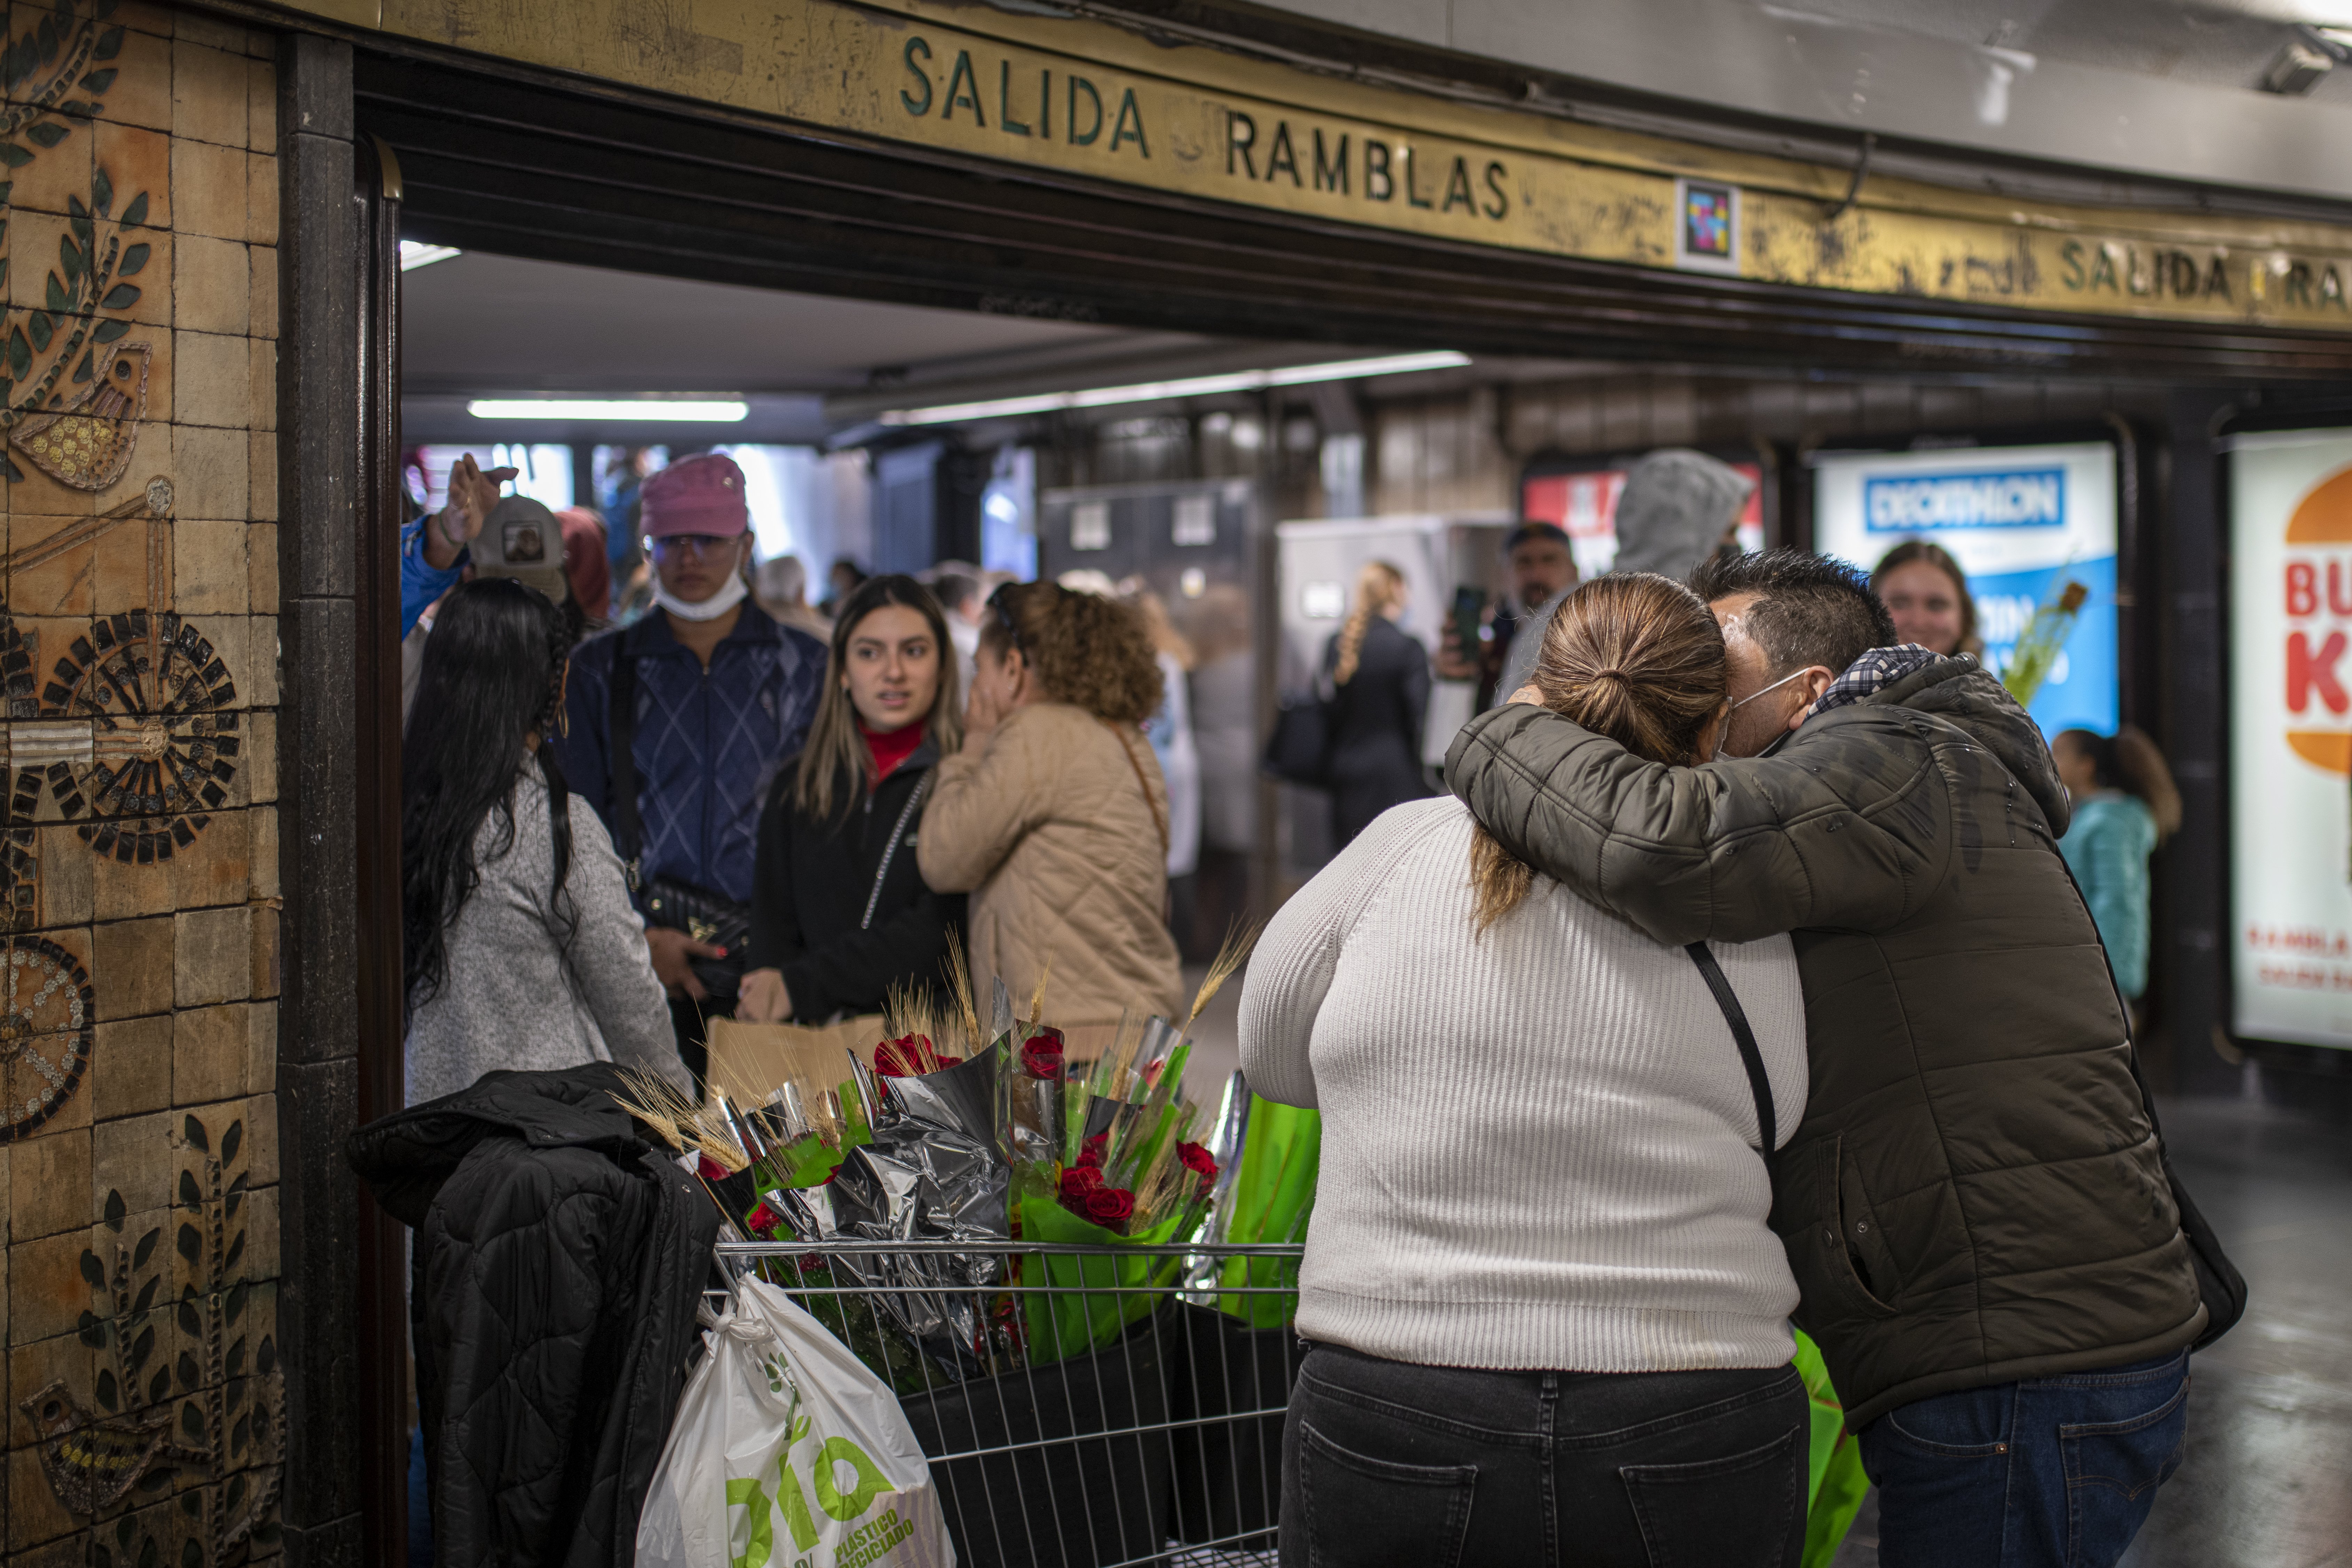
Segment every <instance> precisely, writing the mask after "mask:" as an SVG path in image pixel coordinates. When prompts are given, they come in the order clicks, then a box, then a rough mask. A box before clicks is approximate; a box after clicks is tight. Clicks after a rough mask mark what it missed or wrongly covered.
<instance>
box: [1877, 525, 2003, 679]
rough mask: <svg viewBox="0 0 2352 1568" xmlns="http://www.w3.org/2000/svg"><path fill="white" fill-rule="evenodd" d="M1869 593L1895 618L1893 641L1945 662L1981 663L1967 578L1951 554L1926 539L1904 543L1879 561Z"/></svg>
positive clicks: (1973, 598)
mask: <svg viewBox="0 0 2352 1568" xmlns="http://www.w3.org/2000/svg"><path fill="white" fill-rule="evenodd" d="M1870 586H1871V591H1872V592H1874V593H1875V594H1876V595H1878V596H1879V597H1880V598H1881V599H1883V600H1885V602H1886V613H1887V614H1888V615H1890V616H1894V617H1895V641H1897V642H1906V643H1917V644H1918V645H1919V646H1920V647H1924V648H1927V650H1929V651H1930V652H1933V653H1940V654H1944V655H1946V656H1950V655H1952V654H1958V653H1965V654H1973V655H1974V656H1975V657H1976V658H1979V659H1981V658H1984V651H1985V648H1984V638H1983V637H1979V636H1978V635H1977V601H1976V596H1975V595H1972V594H1970V593H1969V577H1968V574H1967V573H1965V572H1963V571H1961V570H1960V563H1958V562H1957V561H1955V560H1953V559H1952V552H1950V551H1948V550H1947V549H1945V548H1944V547H1943V546H1942V545H1940V544H1937V542H1934V541H1933V540H1928V539H1906V540H1905V541H1904V542H1902V543H1900V544H1898V545H1896V546H1895V548H1894V549H1892V550H1890V551H1888V552H1886V553H1885V555H1884V556H1881V557H1880V558H1879V562H1878V565H1877V568H1876V569H1875V570H1874V571H1873V572H1872V573H1871V574H1870Z"/></svg>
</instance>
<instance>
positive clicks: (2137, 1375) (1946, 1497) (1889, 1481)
mask: <svg viewBox="0 0 2352 1568" xmlns="http://www.w3.org/2000/svg"><path fill="white" fill-rule="evenodd" d="M2188 1431H2189V1352H2187V1351H2182V1352H2180V1353H2179V1354H2178V1355H2172V1356H2168V1357H2166V1358H2165V1359H2163V1360H2162V1361H2147V1362H2139V1363H2134V1364H2133V1365H2130V1366H2118V1367H2110V1368H2107V1369H2105V1370H2104V1371H2100V1372H2085V1373H2070V1374H2068V1375H2066V1376H2063V1377H2037V1378H2030V1379H2028V1380H2027V1381H2025V1382H2023V1383H2005V1384H1999V1385H1998V1386H1996V1387H1992V1388H1971V1389H1969V1390H1967V1391H1966V1392H1964V1393H1960V1394H1937V1396H1936V1397H1934V1398H1932V1399H1922V1400H1919V1401H1917V1402H1916V1403H1915V1404H1911V1405H1902V1406H1900V1407H1898V1408H1897V1409H1895V1410H1892V1411H1889V1412H1888V1413H1887V1414H1886V1415H1882V1416H1880V1417H1879V1418H1878V1419H1877V1420H1875V1421H1874V1422H1872V1423H1871V1424H1870V1425H1869V1426H1865V1427H1864V1428H1863V1430H1862V1462H1863V1468H1864V1469H1866V1470H1868V1471H1869V1472H1870V1479H1872V1480H1873V1481H1874V1482H1875V1483H1877V1486H1878V1520H1879V1546H1878V1561H1879V1563H1881V1564H1882V1568H2114V1563H2116V1559H2118V1558H2120V1557H2121V1556H2122V1555H2123V1554H2124V1549H2125V1548H2126V1547H2127V1546H2129V1545H2130V1544H2131V1542H2132V1537H2133V1536H2135V1535H2137V1534H2138V1533H2139V1527H2140V1526H2141V1525H2143V1524H2145V1523H2147V1514H2148V1510H2149V1509H2150V1508H2152V1507H2154V1506H2155V1503H2156V1489H2157V1488H2158V1487H2160V1486H2162V1485H2163V1484H2164V1483H2165V1481H2166V1480H2168V1479H2170V1477H2171V1475H2172V1472H2173V1471H2175V1470H2177V1469H2179V1468H2180V1456H2181V1451H2182V1448H2183V1446H2184V1444H2185V1442H2186V1440H2187V1436H2188Z"/></svg>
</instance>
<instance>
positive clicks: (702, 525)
mask: <svg viewBox="0 0 2352 1568" xmlns="http://www.w3.org/2000/svg"><path fill="white" fill-rule="evenodd" d="M750 527H751V512H750V510H748V509H747V508H746V507H745V506H744V504H743V470H742V469H740V468H737V467H736V466H735V459H733V458H725V457H721V456H719V454H718V453H716V452H703V453H699V454H698V455H697V456H695V457H691V458H679V459H678V460H677V462H675V463H672V464H671V465H670V466H669V467H668V468H664V469H663V470H662V471H661V472H659V473H657V474H656V475H654V476H653V477H652V478H651V479H647V480H646V485H645V489H642V490H640V491H639V492H638V512H637V529H638V531H639V532H641V533H643V534H644V535H645V536H646V538H648V539H660V538H663V537H664V536H666V535H668V534H674V533H707V534H711V535H714V536H717V537H719V538H726V537H729V536H730V535H733V534H738V533H741V532H743V531H745V530H747V529H749V528H750Z"/></svg>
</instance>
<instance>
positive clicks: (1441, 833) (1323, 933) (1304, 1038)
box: [1241, 574, 1807, 1568]
mask: <svg viewBox="0 0 2352 1568" xmlns="http://www.w3.org/2000/svg"><path fill="white" fill-rule="evenodd" d="M1532 679H1533V683H1534V685H1535V686H1536V688H1537V689H1538V691H1539V692H1540V694H1541V696H1542V700H1543V702H1544V704H1545V705H1546V706H1547V707H1549V708H1552V709H1554V710H1557V711H1559V712H1561V713H1564V714H1567V715H1568V716H1569V717H1570V718H1572V719H1574V720H1575V721H1577V722H1579V723H1580V724H1583V725H1585V726H1586V727H1587V728H1589V729H1591V730H1593V731H1597V732H1600V733H1602V734H1606V735H1609V736H1610V737H1612V739H1615V740H1617V741H1619V742H1622V743H1623V744H1624V745H1625V746H1626V747H1627V748H1628V749H1629V750H1631V751H1633V752H1635V753H1637V754H1639V755H1641V756H1643V757H1646V758H1649V759H1651V760H1653V761H1657V762H1665V763H1684V764H1687V763H1698V762H1704V761H1706V759H1707V758H1708V757H1709V756H1711V755H1712V754H1713V752H1714V750H1715V742H1716V740H1717V736H1719V735H1720V734H1721V732H1722V730H1723V726H1724V723H1725V720H1726V718H1727V714H1728V711H1729V707H1728V704H1727V702H1726V701H1725V699H1724V689H1725V668H1724V644H1723V637H1722V634H1721V633H1720V631H1719V630H1718V629H1717V626H1716V623H1715V619H1714V617H1713V616H1710V615H1709V614H1708V613H1707V608H1706V605H1704V604H1702V603H1701V602H1700V601H1699V600H1698V599H1697V598H1696V596H1695V595H1692V594H1691V593H1690V592H1689V590H1687V589H1685V588H1684V587H1683V586H1681V585H1680V584H1676V583H1674V582H1671V581H1669V580H1668V579H1666V578H1664V577H1657V576H1651V575H1646V574H1633V575H1627V576H1612V577H1604V578H1601V579H1599V580H1597V581H1595V582H1592V583H1590V584H1586V585H1585V586H1584V587H1582V588H1580V589H1579V590H1578V591H1577V592H1576V593H1575V594H1574V595H1571V596H1570V598H1569V600H1568V601H1567V603H1566V605H1565V606H1564V607H1563V608H1562V609H1561V610H1560V611H1559V614H1558V615H1557V616H1555V617H1554V618H1553V620H1552V623H1551V626H1550V628H1549V631H1548V632H1547V634H1546V636H1545V637H1544V640H1543V644H1542V651H1541V654H1540V657H1539V659H1538V665H1537V668H1536V672H1535V674H1534V676H1533V678H1532ZM1706 952H1708V955H1709V956H1710V957H1711V959H1712V961H1713V962H1714V963H1717V964H1718V965H1719V966H1720V971H1721V973H1722V974H1723V975H1724V976H1725V977H1726V978H1727V980H1728V982H1729V985H1730V988H1731V991H1732V992H1733V993H1734V994H1735V996H1736V998H1737V1002H1738V1007H1739V1009H1740V1011H1741V1012H1742V1013H1743V1014H1744V1016H1745V1020H1746V1022H1747V1024H1748V1026H1749V1027H1750V1028H1751V1031H1752V1036H1753V1038H1754V1040H1755V1042H1756V1047H1757V1055H1758V1056H1759V1058H1760V1063H1761V1070H1762V1072H1763V1073H1764V1075H1765V1076H1766V1077H1767V1078H1768V1079H1769V1085H1770V1101H1771V1110H1772V1118H1771V1120H1772V1123H1773V1125H1774V1126H1775V1127H1776V1128H1777V1129H1778V1132H1779V1135H1780V1137H1783V1138H1785V1137H1786V1136H1787V1134H1788V1133H1789V1132H1790V1131H1793V1130H1794V1129H1795V1127H1796V1125H1797V1122H1798V1121H1799V1119H1800V1117H1801V1114H1802V1112H1803V1110H1804V1101H1805V1046H1804V1027H1805V1023H1804V1003H1803V998H1802V995H1801V993H1800V991H1799V988H1798V980H1797V965H1796V959H1795V954H1794V952H1793V950H1792V949H1791V947H1790V942H1789V940H1788V938H1786V937H1773V938H1770V939H1769V940H1767V941H1763V942H1748V943H1741V944H1737V945H1732V944H1712V945H1711V946H1710V947H1709V948H1708V949H1706ZM1241 1042H1242V1065H1243V1067H1244V1069H1245V1070H1246V1071H1247V1073H1248V1075H1249V1080H1250V1087H1251V1088H1252V1089H1255V1090H1256V1091H1257V1092H1258V1093H1260V1094H1263V1095H1265V1096H1266V1097H1267V1098H1268V1099H1271V1100H1279V1101H1282V1102H1284V1103H1286V1104H1291V1105H1302V1106H1313V1107H1318V1108H1319V1109H1320V1110H1321V1111H1322V1113H1323V1164H1322V1179H1321V1182H1320V1184H1319V1189H1318V1197H1317V1200H1316V1211H1315V1217H1314V1221H1313V1224H1312V1226H1311V1228H1310V1230H1309V1233H1308V1236H1307V1258H1306V1262H1305V1265H1304V1268H1303V1270H1302V1273H1301V1276H1300V1288H1299V1305H1298V1331H1299V1332H1300V1333H1301V1334H1302V1335H1303V1336H1305V1337H1306V1338H1307V1340H1309V1341H1310V1342H1313V1344H1314V1349H1313V1350H1312V1351H1311V1352H1310V1353H1309V1354H1308V1355H1307V1359H1306V1362H1305V1364H1304V1366H1303V1368H1302V1370H1301V1371H1300V1373H1299V1377H1298V1384H1297V1390H1296V1392H1295V1394H1294V1395H1293V1397H1292V1400H1291V1404H1290V1415H1289V1424H1288V1427H1287V1431H1286V1441H1285V1448H1284V1476H1283V1498H1282V1524H1281V1530H1282V1555H1283V1560H1284V1561H1285V1562H1299V1563H1307V1562H1312V1563H1318V1564H1330V1565H1341V1564H1360V1563H1362V1564H1370V1563H1397V1564H1405V1563H1412V1564H1431V1563H1445V1564H1467V1563H1559V1562H1564V1561H1573V1562H1575V1563H1593V1564H1604V1563H1605V1564H1617V1563H1623V1564H1627V1565H1629V1568H1631V1565H1639V1564H1651V1563H1710V1564H1712V1563H1787V1564H1790V1565H1791V1568H1793V1564H1795V1563H1796V1562H1797V1561H1798V1557H1799V1554H1800V1552H1801V1550H1802V1546H1803V1540H1804V1525H1805V1468H1806V1433H1807V1405H1806V1400H1805V1394H1804V1388H1803V1385H1802V1384H1801V1382H1800V1381H1799V1379H1798V1377H1797V1374H1796V1373H1795V1372H1794V1371H1793V1370H1791V1369H1790V1365H1789V1363H1790V1356H1791V1354H1792V1352H1793V1343H1792V1341H1791V1340H1790V1333H1789V1326H1788V1314H1789V1312H1790V1310H1791V1309H1792V1308H1794V1307H1795V1305H1796V1302H1797V1288H1796V1283H1795V1280H1794V1279H1793V1278H1792V1277H1791V1276H1790V1271H1789V1266H1788V1263H1787V1261H1786V1259H1785V1258H1784V1257H1783V1255H1782V1251H1781V1247H1780V1240H1779V1238H1778V1237H1775V1236H1774V1235H1773V1233H1772V1231H1771V1230H1770V1228H1769V1226H1767V1225H1766V1223H1765V1221H1766V1215H1767V1214H1768V1212H1769V1209H1770V1206H1771V1185H1770V1182H1769V1176H1768V1174H1767V1172H1766V1169H1765V1163H1764V1161H1763V1159H1762V1158H1761V1157H1760V1155H1759V1144H1760V1138H1761V1133H1760V1131H1759V1123H1760V1122H1761V1121H1762V1117H1761V1116H1760V1115H1759V1111H1760V1110H1762V1109H1763V1108H1762V1106H1761V1105H1760V1103H1759V1098H1758V1096H1757V1094H1756V1093H1755V1091H1754V1090H1753V1089H1751V1080H1750V1078H1749V1075H1748V1070H1747V1068H1745V1066H1744V1065H1743V1058H1742V1053H1741V1049H1740V1047H1739V1045H1738V1042H1737V1040H1736V1037H1735V1034H1734V1030H1733V1027H1732V1026H1731V1024H1730V1023H1729V1021H1728V1017H1727V1012H1726V1010H1725V1009H1724V1008H1723V1007H1722V1006H1721V1005H1718V1003H1717V999H1716V996H1715V994H1713V992H1712V991H1711V990H1710V989H1709V984H1708V980H1707V978H1706V974H1705V973H1703V971H1702V968H1701V966H1700V963H1699V962H1698V961H1697V958H1696V955H1695V954H1694V953H1693V952H1687V951H1685V950H1683V949H1679V948H1673V947H1664V946H1661V945H1660V944H1659V943H1657V942H1653V941H1651V940H1650V939H1649V938H1648V937H1646V936H1644V935H1643V934H1642V933H1641V932H1640V931H1636V930H1634V929H1633V927H1632V926H1630V925H1627V924H1625V923H1624V922H1623V921H1619V920H1617V919H1616V918H1615V917H1613V916H1612V915H1610V914H1608V913H1606V912H1604V911H1603V910H1601V909H1599V908H1598V907H1596V906H1594V905H1591V904H1588V903H1586V902H1584V901H1583V900H1581V899H1580V898H1578V897H1577V896H1576V895H1575V894H1574V893H1572V892H1570V890H1569V889H1566V888H1564V887H1561V886H1560V885H1559V884H1558V883H1556V882H1553V881H1551V880H1549V879H1545V878H1539V877H1537V876H1536V875H1535V874H1534V873H1533V872H1532V871H1530V870H1529V869H1528V868H1527V867H1526V866H1524V865H1522V864H1520V863H1519V862H1518V861H1517V860H1515V859H1513V858H1511V857H1510V856H1509V855H1508V853H1507V851H1505V850H1504V849H1503V848H1502V847H1500V846H1499V845H1498V844H1496V842H1495V840H1493V839H1492V838H1490V837H1487V836H1486V832H1485V830H1484V829H1482V828H1480V827H1479V826H1477V825H1476V823H1475V822H1474V821H1473V820H1472V818H1471V816H1470V814H1469V813H1468V811H1467V810H1465V808H1464V807H1463V806H1462V805H1461V804H1460V803H1459V802H1457V801H1455V800H1454V799H1453V798H1451V797H1446V798H1444V799H1439V800H1431V801H1421V802H1414V803H1412V804H1410V805H1401V806H1398V807H1396V808H1395V809H1393V810H1391V811H1389V812H1387V813H1386V814H1384V815H1383V816H1381V817H1380V818H1379V819H1378V820H1376V821H1375V822H1374V823H1373V824H1372V825H1371V826H1370V828H1369V829H1367V830H1366V831H1365V833H1364V834H1363V835H1362V837H1359V838H1358V839H1357V840H1356V841H1355V842H1354V843H1353V844H1351V845H1349V847H1348V848H1347V849H1346V851H1345V852H1344V853H1342V854H1341V855H1340V856H1339V858H1338V859H1336V860H1334V861H1333V862H1332V863H1331V864H1330V865H1329V866H1328V867H1327V868H1325V869H1324V871H1323V872H1322V873H1321V874H1320V875H1319V876H1318V877H1317V878H1316V879H1314V880H1313V881H1311V882H1309V883H1308V884H1307V886H1306V887H1305V888H1304V889H1301V890H1300V891H1299V892H1298V893H1297V895H1296V896H1295V897H1294V898H1292V899H1291V900H1290V901H1289V903H1288V904H1286V906H1285V907H1284V908H1283V910H1282V911H1281V913H1280V914H1278V915H1277V916H1276V918H1275V920H1274V922H1273V923H1272V924H1271V925H1270V926H1269V927H1268V928H1267V930H1266V933H1265V939H1264V940H1263V941H1262V942H1259V944H1258V947H1257V952H1256V954H1255V958H1254V959H1253V960H1252V962H1251V964H1250V970H1249V979H1248V983H1247V985H1246V987H1245V989H1244V993H1243V996H1242V1009H1241Z"/></svg>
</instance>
